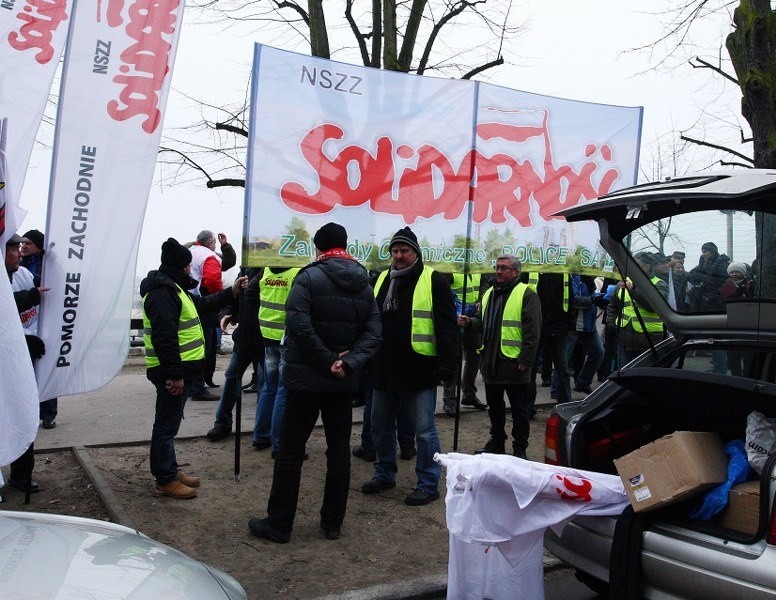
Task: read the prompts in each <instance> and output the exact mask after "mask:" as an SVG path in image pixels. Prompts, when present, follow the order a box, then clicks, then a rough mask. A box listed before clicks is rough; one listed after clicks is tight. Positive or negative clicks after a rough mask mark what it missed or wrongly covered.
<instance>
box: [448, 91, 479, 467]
mask: <svg viewBox="0 0 776 600" xmlns="http://www.w3.org/2000/svg"><path fill="white" fill-rule="evenodd" d="M479 95H480V82H479V81H475V82H474V94H473V102H472V121H471V122H472V138H471V139H472V141H471V150H470V151H469V157H470V158H469V198H468V201H467V207H466V244H465V248H464V257H463V289H462V291H461V294H463V298H461V314H464V313H465V312H466V294H467V292H468V287H469V272H470V271H471V266H470V264H469V255H470V253H471V246H472V214H473V212H474V177H475V175H476V162H477V107H478V106H479ZM458 332H459V335H458V339H459V344H458V348H459V354H458V370H457V371H458V372H457V374H456V380H457V381H456V385H455V426H454V428H453V452H457V451H458V433H459V431H460V426H461V377H462V376H463V360H464V349H463V346H464V344H463V336H464V328H463V327H459V328H458Z"/></svg>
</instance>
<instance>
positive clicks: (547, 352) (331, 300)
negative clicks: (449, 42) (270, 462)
mask: <svg viewBox="0 0 776 600" xmlns="http://www.w3.org/2000/svg"><path fill="white" fill-rule="evenodd" d="M312 241H313V244H314V246H315V252H316V256H315V260H314V261H313V262H311V263H310V264H309V265H307V266H305V267H302V268H299V267H289V266H276V267H265V268H257V269H244V270H243V272H241V274H240V276H239V277H237V278H236V279H235V281H234V283H233V284H232V285H230V286H227V287H224V285H223V276H222V274H223V272H224V271H226V270H228V269H229V268H231V267H232V266H234V264H235V263H236V254H235V252H234V249H233V248H232V247H231V245H230V244H228V242H227V239H226V236H225V235H224V234H218V235H217V236H216V235H214V234H213V232H211V231H209V230H203V231H201V232H200V233H199V234H198V235H197V237H196V241H195V242H192V243H189V244H180V243H179V242H178V241H177V240H175V239H173V238H169V239H168V240H166V241H165V242H164V243H163V244H162V246H161V261H160V263H161V264H160V267H159V268H158V269H156V270H153V271H151V272H149V273H148V275H147V276H146V277H145V279H143V281H142V283H141V285H140V294H141V296H142V299H143V327H144V336H143V339H144V346H145V360H146V367H147V377H148V379H149V380H150V381H151V383H152V384H153V385H154V388H155V390H156V405H155V415H154V424H153V428H152V434H151V444H150V456H149V464H150V470H151V474H152V476H153V477H154V480H155V491H156V493H158V494H160V495H164V496H168V497H171V498H175V499H189V498H194V497H195V496H196V495H197V489H196V488H197V487H198V486H199V485H200V481H199V479H198V478H197V477H195V476H193V475H190V474H186V473H184V472H182V471H181V470H180V468H179V465H178V463H177V460H176V455H175V445H174V440H175V436H176V435H177V433H178V430H179V427H180V424H181V419H182V418H183V410H184V405H185V402H186V400H187V399H190V400H194V401H204V400H218V401H219V402H218V405H217V408H216V411H215V420H214V423H213V427H212V428H211V429H210V430H209V431H208V432H207V434H206V435H207V438H208V439H209V440H211V441H218V440H222V439H224V438H226V437H228V436H230V435H231V434H232V428H233V415H232V413H233V410H234V407H235V404H236V401H237V398H238V396H239V394H240V393H241V392H242V391H243V390H247V389H249V388H248V387H247V386H246V387H245V388H242V389H241V385H242V379H243V375H244V374H245V373H246V371H247V370H248V368H249V367H252V368H253V372H254V378H253V380H252V382H251V383H250V384H249V386H253V390H254V391H255V392H256V394H257V405H256V413H255V423H254V430H253V439H252V447H253V448H254V449H255V450H256V451H264V450H269V451H270V453H271V456H272V458H273V459H274V460H275V463H274V472H273V480H272V489H271V492H270V496H269V501H268V504H267V515H266V517H263V518H253V519H251V520H250V522H249V529H250V531H251V532H252V533H253V534H254V535H256V536H258V537H262V538H266V539H269V540H271V541H274V542H278V543H285V542H288V541H289V540H290V536H291V532H292V529H293V522H294V517H295V512H296V504H297V498H298V494H299V486H300V480H301V473H302V467H303V463H304V460H305V459H306V458H307V454H306V452H305V445H306V443H307V441H308V439H309V436H310V435H311V432H312V430H313V427H314V425H315V423H316V422H317V420H318V418H319V416H320V418H321V419H322V422H323V428H324V431H325V435H326V443H327V451H326V483H325V486H324V498H323V501H322V506H321V513H320V514H321V520H320V525H321V529H322V531H323V533H324V535H325V537H326V538H328V539H337V538H338V537H339V534H340V529H341V527H342V524H343V521H344V518H345V513H346V508H347V497H348V490H349V487H350V460H351V456H354V457H357V458H359V459H363V460H366V461H369V462H372V463H373V464H374V472H373V475H372V477H371V478H370V479H369V480H368V481H365V482H363V483H362V484H361V486H360V490H361V492H363V493H364V494H379V493H380V492H383V491H385V490H389V489H392V488H394V487H395V486H396V475H397V472H398V469H399V465H398V463H397V457H398V458H400V459H403V460H406V461H409V460H412V459H413V458H414V459H415V474H416V484H415V485H414V487H413V489H411V490H409V491H408V494H407V496H406V497H405V503H406V504H407V505H409V506H423V505H426V504H429V503H431V502H434V501H435V500H437V499H439V497H440V478H441V467H440V465H439V464H438V463H436V462H435V461H434V458H433V457H434V454H435V453H437V452H441V451H442V447H441V444H440V438H439V434H438V432H437V428H436V423H435V418H436V417H435V409H436V399H437V387H438V386H442V388H443V392H442V399H443V410H444V413H445V414H447V415H448V416H450V417H459V416H460V414H461V408H462V407H468V408H471V409H474V410H484V409H487V411H488V417H489V421H490V430H489V435H488V438H487V440H486V441H485V443H484V444H483V445H482V447H481V448H480V449H478V450H477V451H476V452H477V453H495V454H505V453H507V452H510V450H508V442H509V441H510V439H511V452H510V453H511V454H512V455H514V456H515V457H518V458H521V459H527V453H526V450H527V447H528V439H529V435H530V421H531V419H532V418H533V416H534V415H535V412H536V409H535V406H534V405H535V402H536V395H537V380H538V381H540V385H542V386H547V387H551V388H552V389H551V397H552V398H553V399H555V400H556V401H557V402H559V403H561V402H567V401H569V400H571V399H572V393H573V392H577V393H582V394H589V393H591V392H592V390H593V385H594V379H595V378H596V377H597V378H598V381H603V380H605V379H606V377H608V375H609V374H610V373H611V371H612V370H614V369H616V368H618V366H620V365H622V364H624V363H626V362H628V361H630V360H632V359H633V358H635V357H636V356H637V355H638V354H640V353H641V352H643V351H645V350H646V349H648V348H650V347H653V346H654V345H655V344H657V343H658V342H659V341H660V340H662V339H664V338H665V336H667V335H669V332H668V331H666V328H665V326H664V324H663V323H662V322H661V319H660V317H659V316H658V315H657V313H656V312H655V311H654V310H653V308H652V306H651V305H650V302H649V300H648V298H647V296H649V294H644V293H643V292H644V291H643V290H640V289H638V288H637V287H636V286H634V285H633V283H632V282H631V280H630V278H629V277H628V276H627V273H625V274H624V276H623V274H620V275H619V277H617V278H612V279H608V280H607V279H602V278H594V277H591V276H588V275H581V274H566V273H544V272H534V271H532V272H524V271H523V265H522V264H521V262H520V261H519V260H518V259H517V258H516V257H515V256H512V255H502V256H499V257H497V258H496V260H495V261H494V268H495V272H494V273H492V274H480V273H477V274H474V273H455V274H444V273H441V272H439V271H436V270H434V269H433V268H431V267H430V266H428V265H426V264H425V263H424V261H423V253H422V251H421V248H420V245H419V243H418V239H417V237H416V235H415V233H414V232H413V231H412V230H411V229H410V228H409V227H404V228H402V229H400V230H399V231H397V232H396V233H395V234H394V236H393V237H392V239H391V241H390V244H389V249H390V255H391V263H390V266H389V268H388V269H386V270H384V271H382V272H379V273H371V272H368V271H367V270H366V269H365V268H364V267H363V266H362V265H361V264H359V263H358V261H357V260H356V259H355V258H354V257H352V256H351V255H349V254H348V253H347V251H346V248H347V232H346V231H345V229H344V228H343V227H342V226H341V225H338V224H336V223H328V224H326V225H324V226H323V227H321V228H320V229H319V230H318V231H317V232H316V233H315V235H314V237H313V240H312ZM217 243H218V244H220V252H216V248H217ZM44 254H45V244H44V240H43V234H42V233H41V232H40V231H38V230H31V231H29V232H27V233H26V234H25V235H24V236H18V235H14V236H12V237H10V238H9V239H8V243H7V245H6V256H5V262H6V270H7V273H8V276H9V279H10V281H11V284H12V288H13V290H14V295H15V299H16V302H17V307H18V309H19V314H20V318H21V320H22V323H23V327H24V329H25V333H26V334H27V336H28V346H29V348H30V355H31V358H32V359H33V360H34V359H35V358H36V357H40V356H41V355H42V354H43V352H45V349H44V348H43V345H42V342H40V338H38V337H37V336H36V333H37V330H36V327H37V306H38V305H39V304H40V299H41V294H43V293H45V292H46V291H47V288H45V287H41V285H40V275H41V268H42V265H43V262H44V259H45V257H44ZM634 258H635V260H636V266H637V267H638V268H640V269H642V270H643V271H644V272H645V273H646V274H647V276H648V277H649V279H650V280H651V282H652V285H653V286H654V287H655V288H656V289H657V290H658V292H659V293H660V294H661V295H662V296H663V297H664V298H665V300H666V302H667V303H668V305H669V306H671V308H673V309H674V310H676V311H677V312H680V313H681V312H689V311H700V312H714V311H720V310H724V306H725V302H727V301H728V300H730V299H732V298H746V297H750V296H752V295H753V293H754V288H755V283H754V281H753V276H752V268H751V267H750V266H749V265H746V264H744V263H741V262H735V261H731V260H730V259H729V258H728V257H727V256H725V255H724V254H720V253H719V251H718V248H717V246H716V245H715V244H714V243H713V242H707V243H705V244H703V246H702V247H701V256H700V259H699V263H698V265H697V266H696V267H694V268H692V269H689V270H686V269H685V265H684V263H685V254H684V253H683V252H674V253H673V254H672V255H671V256H670V257H667V256H665V255H664V254H662V253H660V252H654V253H650V252H640V253H637V254H636V255H635V256H634ZM653 297H654V296H653ZM238 298H240V299H239V301H238ZM230 326H236V329H234V331H233V332H232V335H233V341H234V352H233V353H232V355H231V358H230V361H229V365H228V367H227V369H226V371H225V373H224V382H223V386H222V389H221V393H220V395H216V394H213V393H212V392H211V391H210V389H215V388H218V387H220V386H219V385H217V384H216V383H215V382H214V381H213V373H214V371H215V353H216V351H217V348H218V346H219V344H218V342H217V339H218V338H217V332H218V331H219V330H225V329H227V327H230ZM712 361H713V363H714V370H715V371H717V370H723V369H727V368H728V364H727V363H725V364H722V361H727V357H724V356H720V357H716V356H712ZM717 363H719V364H717ZM731 368H733V367H731ZM733 369H734V368H733ZM734 370H735V369H734ZM478 372H479V373H481V375H482V382H483V385H484V401H483V400H482V399H481V398H480V397H478V395H477V391H478V390H477V387H476V383H475V380H476V377H477V374H478ZM507 403H508V405H509V409H510V412H511V417H512V429H511V432H509V433H508V432H507V430H506V423H507V414H506V410H507ZM362 404H363V405H364V421H363V426H362V430H361V444H359V445H357V446H355V447H354V448H352V449H351V447H350V436H351V424H352V409H353V407H354V406H359V405H362ZM56 415H57V403H56V399H51V400H48V401H46V402H41V410H40V418H41V426H42V427H44V428H51V427H54V426H56V422H55V418H56ZM33 464H34V460H33V454H32V446H30V449H29V450H28V452H26V453H25V455H23V456H22V457H20V458H19V459H18V460H17V461H15V462H14V464H13V465H12V466H11V477H10V479H9V483H10V484H11V485H13V486H15V487H18V488H20V489H23V490H26V491H27V492H28V493H30V492H35V491H37V490H38V489H39V487H40V486H39V485H38V484H37V482H35V481H34V480H33V479H32V467H33Z"/></svg>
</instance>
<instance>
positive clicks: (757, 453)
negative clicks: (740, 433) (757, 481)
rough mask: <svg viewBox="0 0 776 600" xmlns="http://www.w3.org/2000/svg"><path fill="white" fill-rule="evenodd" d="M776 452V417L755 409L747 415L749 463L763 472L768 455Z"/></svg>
mask: <svg viewBox="0 0 776 600" xmlns="http://www.w3.org/2000/svg"><path fill="white" fill-rule="evenodd" d="M774 452H776V419H766V418H765V415H764V414H762V413H760V412H757V411H756V410H755V411H752V412H750V413H749V416H747V417H746V456H747V457H748V458H749V465H750V466H751V467H752V468H753V469H754V470H755V471H757V473H758V475H762V474H763V467H764V466H765V461H767V460H768V456H769V455H771V454H773V453H774Z"/></svg>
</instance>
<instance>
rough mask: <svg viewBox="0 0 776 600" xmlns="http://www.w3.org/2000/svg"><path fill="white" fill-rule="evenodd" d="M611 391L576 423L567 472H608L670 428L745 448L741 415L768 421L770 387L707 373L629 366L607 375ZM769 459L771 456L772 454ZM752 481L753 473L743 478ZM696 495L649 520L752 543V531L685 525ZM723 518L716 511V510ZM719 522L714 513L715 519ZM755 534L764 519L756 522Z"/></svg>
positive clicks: (775, 400) (775, 392)
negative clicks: (714, 436)
mask: <svg viewBox="0 0 776 600" xmlns="http://www.w3.org/2000/svg"><path fill="white" fill-rule="evenodd" d="M611 379H612V381H613V383H616V384H617V386H618V390H617V392H615V394H614V395H613V397H612V398H611V399H610V400H609V401H607V402H606V403H604V404H603V405H602V406H600V407H599V408H598V409H596V410H594V411H590V412H589V413H587V414H586V415H585V417H584V418H583V419H581V420H580V422H579V423H578V424H577V425H576V427H575V430H574V435H573V437H572V439H573V440H574V441H573V447H572V448H570V449H569V450H570V456H572V464H574V465H575V467H578V468H582V469H588V470H592V471H599V472H603V473H612V474H616V473H617V471H616V469H615V467H614V463H613V461H614V459H616V458H619V457H621V456H623V455H625V454H627V453H629V452H631V451H633V450H636V449H638V448H640V447H642V446H644V445H646V444H648V443H650V442H653V441H655V440H656V439H658V438H661V437H663V436H665V435H668V434H671V433H673V432H675V431H711V432H716V433H718V434H719V435H720V437H721V439H722V441H723V443H727V442H729V441H731V440H734V439H740V440H743V441H744V442H745V443H746V425H747V416H748V415H749V413H751V412H752V411H758V412H760V413H762V414H764V415H765V416H766V417H776V383H774V381H773V377H772V376H771V378H770V381H763V380H753V379H749V378H745V377H731V376H729V375H717V374H714V373H700V372H688V371H684V370H679V369H666V368H651V367H646V368H638V367H636V368H631V369H628V370H625V371H622V372H620V373H616V374H613V375H612V377H611ZM773 458H776V457H772V459H773ZM774 462H775V461H774V460H771V461H769V463H768V464H767V465H766V470H764V471H763V479H764V481H765V483H764V485H762V486H761V489H760V496H761V506H762V507H763V508H764V511H761V512H764V514H765V516H766V517H767V515H768V514H769V513H770V486H769V485H768V481H769V479H770V477H769V476H767V475H766V474H770V473H771V470H772V469H773V464H774ZM753 476H756V473H754V471H753V472H752V474H751V475H750V477H753ZM700 497H702V493H701V495H700V496H698V497H695V498H692V499H689V500H686V501H684V502H680V503H677V504H673V505H669V506H666V507H664V508H660V509H657V510H656V511H653V512H652V513H650V515H651V516H652V517H654V519H655V520H660V519H667V518H670V519H674V520H680V521H684V520H685V519H686V522H683V523H682V524H683V526H688V527H691V528H695V529H698V530H701V531H705V532H707V533H714V534H715V535H719V536H721V537H726V538H729V539H748V538H752V533H751V532H749V533H746V532H738V534H737V533H736V532H731V531H730V530H729V528H728V527H721V526H720V525H719V521H720V519H719V518H717V519H715V520H714V521H711V522H700V521H690V520H689V519H688V518H687V516H688V515H689V513H690V511H691V510H692V508H693V507H694V506H695V505H696V504H697V502H698V501H699V498H700ZM723 514H724V513H723ZM720 517H721V516H720ZM760 523H761V529H762V527H764V526H766V525H767V519H762V518H761V519H760Z"/></svg>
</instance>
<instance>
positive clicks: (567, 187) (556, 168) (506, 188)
mask: <svg viewBox="0 0 776 600" xmlns="http://www.w3.org/2000/svg"><path fill="white" fill-rule="evenodd" d="M254 65H255V66H254V75H253V82H254V86H253V94H252V105H251V106H252V109H251V110H252V112H251V132H250V141H249V146H248V147H249V161H248V164H249V166H248V180H247V185H246V213H247V215H248V218H247V219H246V224H247V230H246V232H245V238H246V239H247V240H248V245H249V247H253V248H255V249H259V248H261V251H260V252H258V251H257V252H256V256H258V257H260V260H262V261H265V262H263V263H262V264H277V263H278V262H280V263H281V264H289V261H293V260H294V257H295V256H297V258H298V260H299V264H304V262H306V260H309V258H310V257H309V256H305V255H303V252H300V248H301V247H302V245H303V244H301V243H299V244H295V243H294V240H290V239H289V235H288V231H290V230H291V229H294V227H289V223H290V220H291V219H292V218H296V219H301V220H302V221H303V222H304V223H305V225H306V229H307V231H308V233H312V232H313V231H315V230H316V229H317V228H318V227H319V226H320V225H322V224H323V223H325V222H327V221H331V220H335V221H337V222H339V223H341V224H343V225H344V226H345V227H346V228H347V230H348V236H349V239H350V240H353V242H351V247H349V248H348V250H349V251H350V250H355V252H352V253H353V254H354V255H355V257H356V258H357V259H358V260H361V261H367V260H368V259H370V258H375V255H377V254H382V255H384V256H379V258H380V259H387V258H388V252H387V246H386V245H385V242H386V240H389V239H390V237H391V235H392V234H393V232H395V231H396V230H397V229H399V228H401V227H403V226H405V225H410V226H412V228H413V231H415V233H416V234H417V236H418V239H419V240H423V241H424V243H423V244H422V249H423V248H426V249H428V250H429V253H428V254H429V256H432V257H433V258H432V260H430V261H428V262H431V263H433V264H435V265H446V266H448V268H450V269H451V270H456V266H455V263H456V262H460V260H461V259H460V254H461V253H458V252H456V250H459V248H454V247H453V246H454V245H455V243H457V242H455V240H456V239H460V238H462V237H464V236H466V235H467V232H471V234H470V235H471V237H472V238H473V244H472V245H473V246H474V247H475V248H478V247H480V246H482V245H484V243H485V240H486V239H488V237H489V236H490V237H491V238H492V237H497V236H503V238H504V239H505V240H506V239H510V240H512V241H511V242H510V243H511V244H512V247H504V248H501V249H500V250H501V252H500V253H504V254H507V253H512V254H517V255H518V256H519V257H520V258H521V260H523V261H524V263H529V264H530V263H534V264H542V265H546V264H549V263H550V262H551V261H553V260H556V259H557V260H558V261H559V264H563V263H564V261H565V259H564V256H565V255H566V254H571V253H574V252H577V251H578V249H579V247H580V246H583V247H585V248H587V249H588V250H589V251H592V252H595V251H596V248H597V238H598V236H597V229H596V228H595V226H594V225H591V226H588V225H587V224H572V225H568V224H566V222H565V221H564V220H563V219H561V218H559V217H556V216H554V214H555V213H556V212H558V211H559V210H561V209H563V208H568V207H570V206H575V205H577V204H579V203H580V202H585V201H589V200H592V199H594V198H596V197H598V196H600V195H603V194H606V193H608V192H610V191H613V190H615V189H617V188H621V187H625V186H628V185H632V184H633V183H634V182H635V179H636V167H637V164H638V148H639V141H640V132H641V114H642V111H641V108H639V107H635V108H624V107H617V106H606V105H595V104H591V103H585V102H575V101H572V100H564V99H560V98H552V97H548V96H539V95H537V94H529V93H525V92H520V91H516V90H510V89H506V88H501V87H497V86H493V85H487V84H483V83H478V82H472V81H462V80H443V79H434V78H430V77H418V76H416V75H408V74H404V73H396V72H391V71H383V70H378V69H369V68H365V67H357V66H353V65H346V64H341V63H336V62H333V61H327V60H324V59H318V58H313V57H309V56H302V55H297V54H293V53H290V52H284V51H280V50H277V49H274V48H269V47H262V46H257V49H256V53H255V58H254ZM267 248H272V249H276V250H277V253H276V255H271V253H270V252H268V251H267ZM528 248H532V249H539V250H540V252H539V254H541V256H539V257H538V258H537V255H536V252H535V251H534V250H531V251H530V252H529V251H528ZM521 253H523V256H521ZM558 255H559V257H558ZM456 257H458V258H456ZM424 258H427V257H426V256H424ZM470 258H473V259H474V261H473V262H474V263H475V264H473V265H471V266H472V267H473V269H474V270H486V269H490V268H491V264H490V263H487V264H486V261H485V259H484V253H482V254H480V255H479V256H474V257H470ZM278 259H280V260H278ZM253 260H254V256H253V255H251V254H250V252H249V253H248V254H247V256H244V257H243V264H254V263H253ZM589 262H591V265H583V266H585V267H588V266H590V267H591V268H595V267H594V266H593V265H592V262H594V261H593V259H592V258H591V259H590V261H589ZM600 266H601V265H599V267H600ZM458 267H459V268H460V267H461V265H458ZM543 270H544V269H543Z"/></svg>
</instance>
